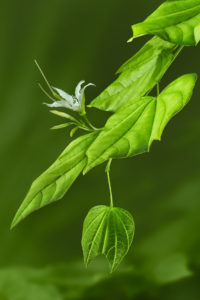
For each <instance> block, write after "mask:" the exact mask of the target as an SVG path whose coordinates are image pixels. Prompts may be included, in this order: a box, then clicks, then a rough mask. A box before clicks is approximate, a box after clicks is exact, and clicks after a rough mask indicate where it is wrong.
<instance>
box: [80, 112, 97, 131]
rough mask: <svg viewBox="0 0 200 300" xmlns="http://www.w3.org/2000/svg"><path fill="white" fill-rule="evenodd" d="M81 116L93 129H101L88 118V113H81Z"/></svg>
mask: <svg viewBox="0 0 200 300" xmlns="http://www.w3.org/2000/svg"><path fill="white" fill-rule="evenodd" d="M81 116H82V118H83V120H84V121H85V122H86V124H87V125H88V126H89V127H90V128H92V129H93V130H100V129H98V128H96V127H94V126H93V125H92V123H91V122H90V121H89V120H88V117H87V115H86V113H84V114H81Z"/></svg>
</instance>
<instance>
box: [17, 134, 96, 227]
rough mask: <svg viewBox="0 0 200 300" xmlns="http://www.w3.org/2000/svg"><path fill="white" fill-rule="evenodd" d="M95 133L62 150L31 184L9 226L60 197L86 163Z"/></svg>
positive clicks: (78, 139) (82, 137)
mask: <svg viewBox="0 0 200 300" xmlns="http://www.w3.org/2000/svg"><path fill="white" fill-rule="evenodd" d="M96 136H97V133H96V132H95V133H90V134H87V135H83V136H81V137H79V138H77V139H76V140H75V141H73V142H72V143H71V144H69V146H68V147H67V148H66V149H65V150H64V151H63V152H62V154H61V155H60V156H59V157H58V159H57V160H56V161H55V163H54V164H53V165H52V166H51V167H50V168H48V169H47V170H46V171H45V172H44V173H43V174H42V175H40V176H39V177H38V178H37V179H36V180H35V181H34V182H33V184H32V185H31V187H30V190H29V192H28V194H27V195H26V197H25V199H24V201H23V202H22V204H21V206H20V208H19V210H18V211H17V213H16V215H15V218H14V220H13V222H12V225H11V228H13V227H14V226H16V225H17V224H18V223H19V222H20V221H22V219H24V218H25V217H27V216H28V215H29V214H30V213H32V212H33V211H35V210H38V209H39V208H41V207H43V206H45V205H47V204H49V203H52V202H54V201H56V200H59V199H61V198H62V197H63V196H64V194H65V193H66V192H67V191H68V189H69V188H70V186H71V185H72V183H73V182H74V181H75V179H76V178H77V176H78V175H79V174H80V173H81V171H82V170H83V168H84V167H85V165H86V163H87V157H86V155H85V153H86V150H87V148H88V147H89V145H90V144H91V143H92V142H93V140H94V139H95V137H96Z"/></svg>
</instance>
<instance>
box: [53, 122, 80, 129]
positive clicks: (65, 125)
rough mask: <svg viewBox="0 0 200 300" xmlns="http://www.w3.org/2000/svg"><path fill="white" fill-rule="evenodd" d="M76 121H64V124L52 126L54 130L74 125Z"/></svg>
mask: <svg viewBox="0 0 200 300" xmlns="http://www.w3.org/2000/svg"><path fill="white" fill-rule="evenodd" d="M74 124H75V123H73V122H69V123H63V124H59V125H56V126H53V127H51V129H52V130H55V129H62V128H65V127H68V126H70V125H74Z"/></svg>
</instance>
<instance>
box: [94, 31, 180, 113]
mask: <svg viewBox="0 0 200 300" xmlns="http://www.w3.org/2000/svg"><path fill="white" fill-rule="evenodd" d="M176 48H177V46H176V45H174V44H171V43H168V42H166V41H163V40H162V39H160V38H158V37H154V38H152V39H151V40H150V41H148V42H147V43H146V44H145V45H144V47H143V48H142V49H141V50H140V51H139V52H138V53H136V54H135V55H134V56H133V57H132V58H131V59H129V60H128V61H127V62H125V63H124V64H123V66H122V67H121V68H120V69H119V71H118V73H121V74H120V75H119V77H118V78H117V79H116V80H115V81H114V82H113V83H112V84H111V85H109V86H108V87H107V88H106V89H105V90H104V91H103V92H102V93H101V94H100V95H99V96H98V97H97V98H96V99H94V100H93V101H92V102H91V104H90V105H89V106H90V107H96V108H98V109H102V110H106V111H113V112H115V111H117V110H118V109H120V108H121V107H123V106H124V105H127V104H128V102H129V101H130V100H131V99H132V98H133V97H135V98H140V97H142V96H144V95H146V94H147V93H149V92H150V91H151V89H152V88H153V87H154V86H155V85H156V83H157V82H158V81H159V80H160V79H161V77H162V76H163V74H164V73H165V72H166V70H167V69H168V68H169V66H170V64H171V63H172V62H173V60H174V59H175V57H176V55H177V52H176V51H175V49H176Z"/></svg>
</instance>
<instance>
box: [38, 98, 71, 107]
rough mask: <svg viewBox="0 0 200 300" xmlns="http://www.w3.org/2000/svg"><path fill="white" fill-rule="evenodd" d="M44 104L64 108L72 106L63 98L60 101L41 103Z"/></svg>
mask: <svg viewBox="0 0 200 300" xmlns="http://www.w3.org/2000/svg"><path fill="white" fill-rule="evenodd" d="M43 104H45V105H47V106H48V107H65V108H69V109H73V108H72V106H71V105H70V104H69V103H67V101H65V100H61V101H55V102H53V103H51V104H50V103H45V102H44V103H43Z"/></svg>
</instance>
